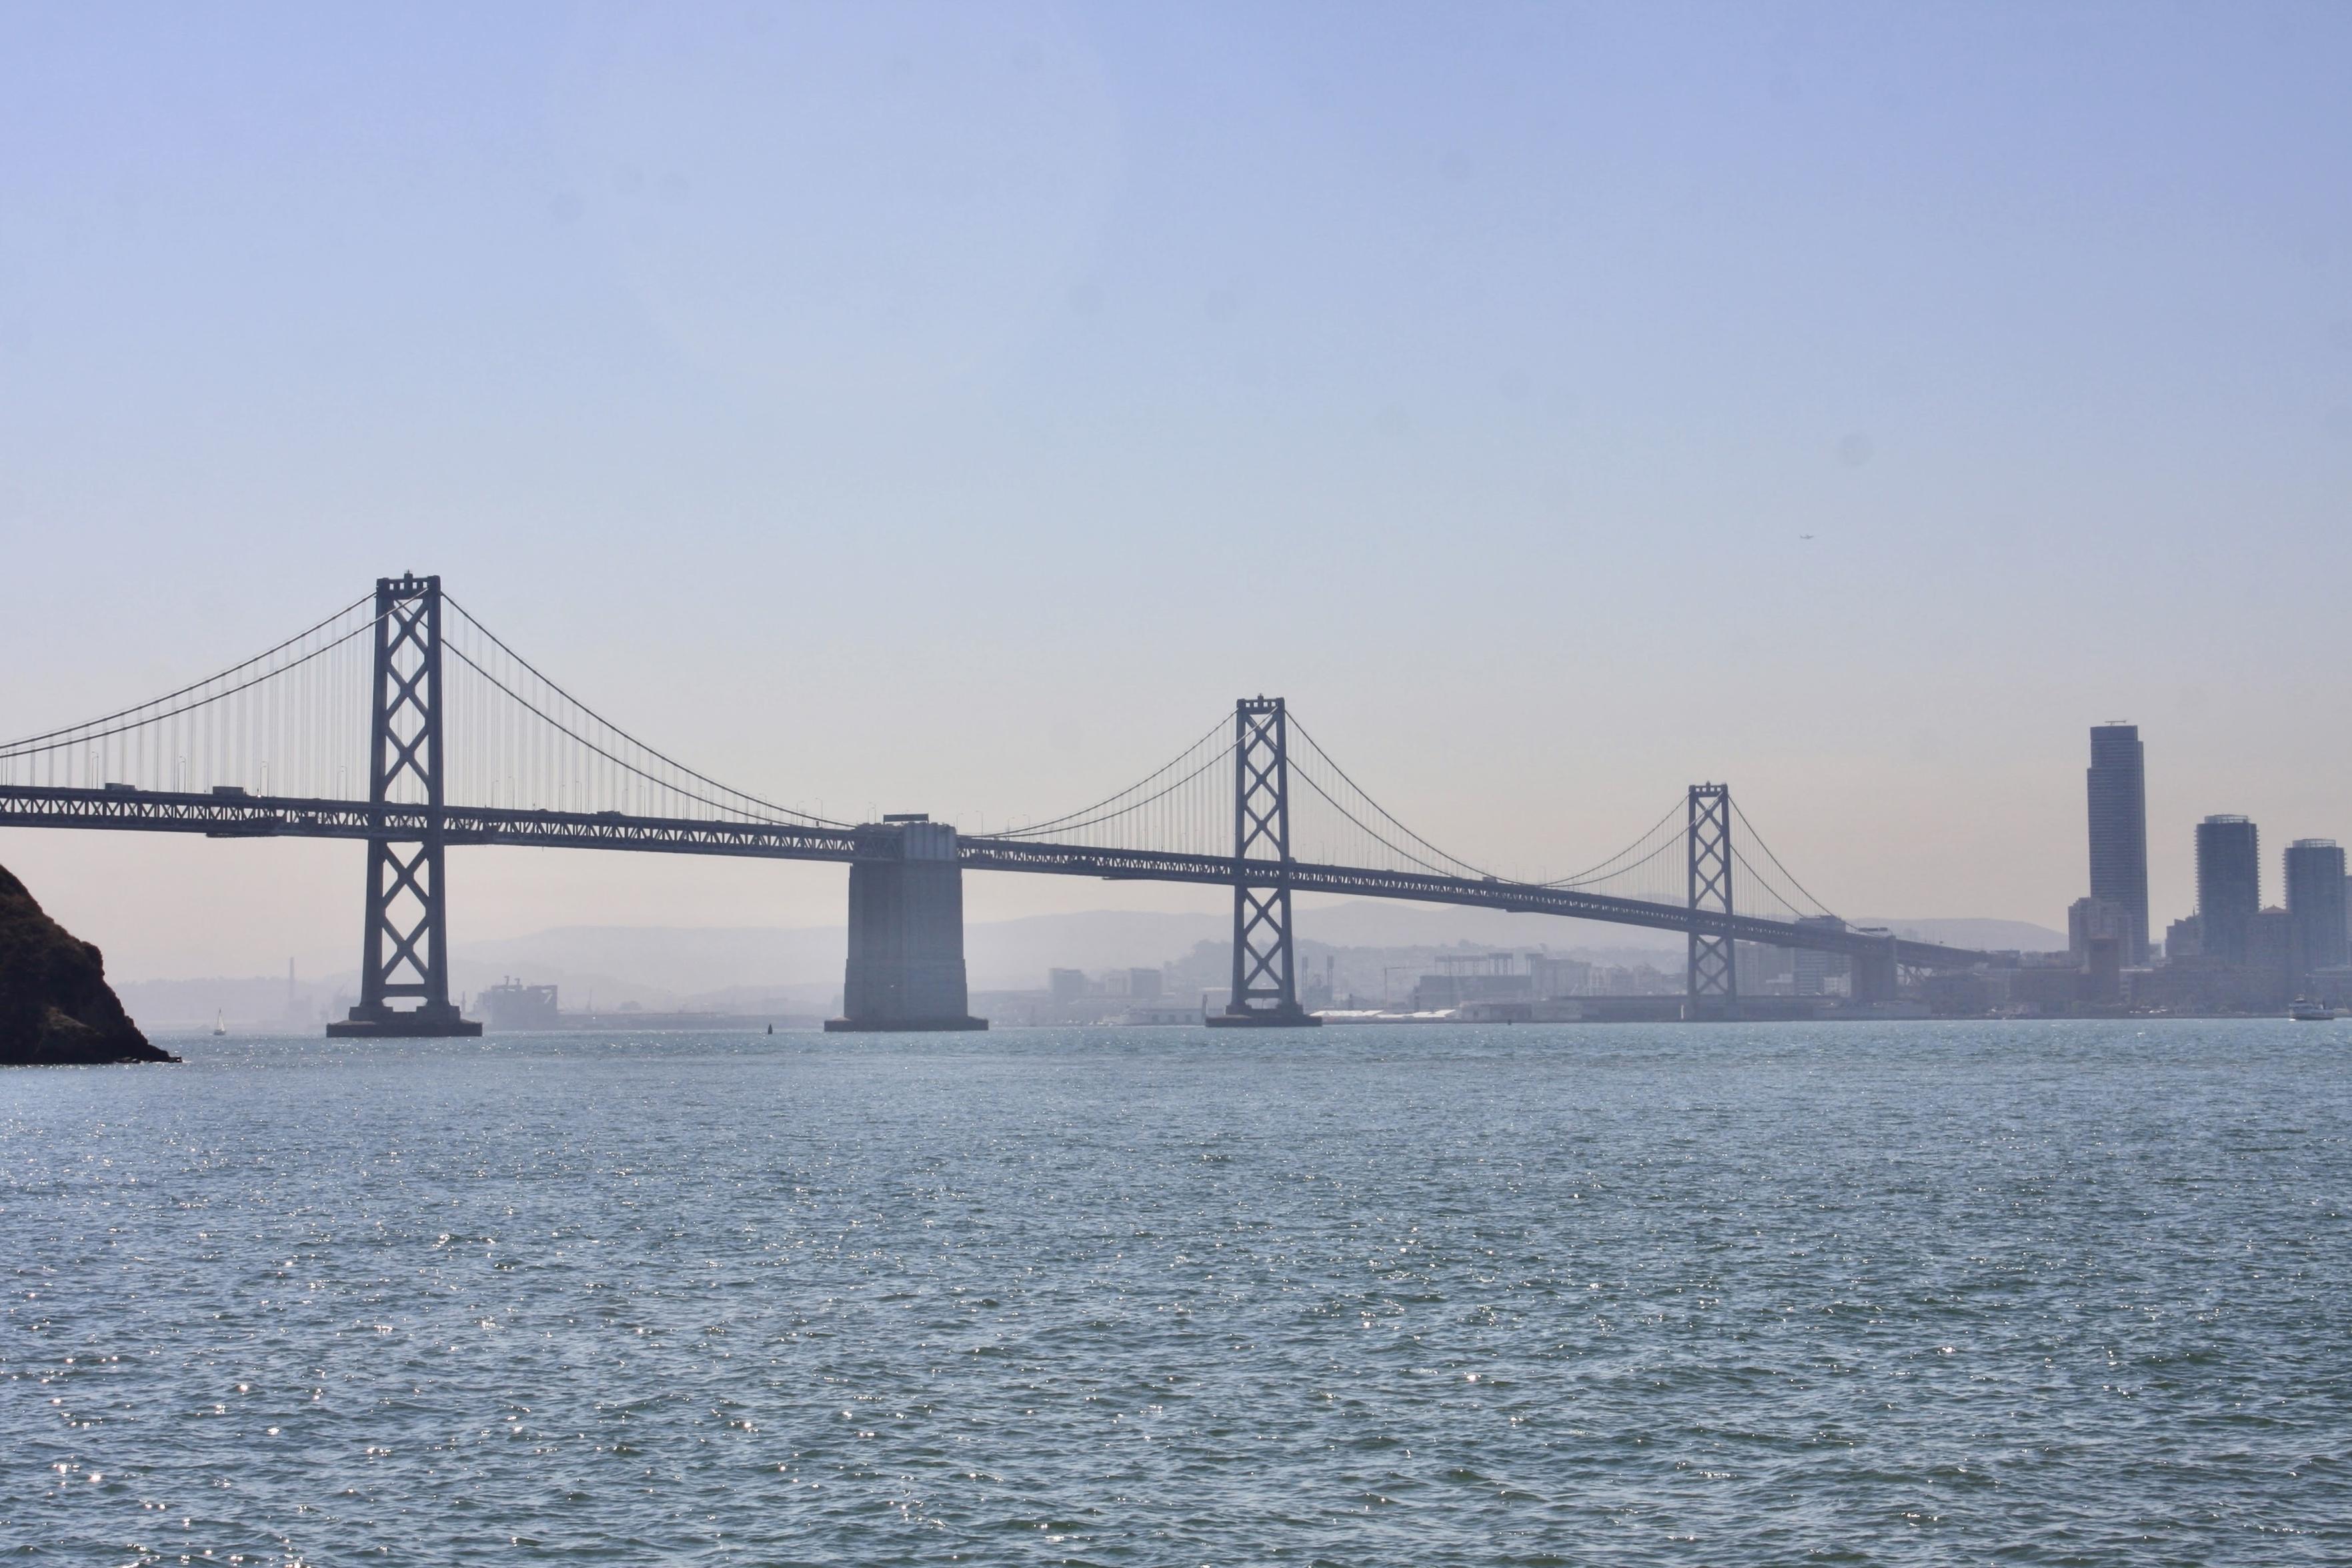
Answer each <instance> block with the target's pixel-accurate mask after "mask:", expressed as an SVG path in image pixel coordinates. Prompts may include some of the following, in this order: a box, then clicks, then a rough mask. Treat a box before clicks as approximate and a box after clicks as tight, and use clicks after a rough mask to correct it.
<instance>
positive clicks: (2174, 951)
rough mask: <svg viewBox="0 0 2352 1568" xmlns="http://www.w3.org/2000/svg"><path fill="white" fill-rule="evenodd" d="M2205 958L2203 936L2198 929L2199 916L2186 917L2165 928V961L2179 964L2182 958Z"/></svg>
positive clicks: (2183, 916)
mask: <svg viewBox="0 0 2352 1568" xmlns="http://www.w3.org/2000/svg"><path fill="white" fill-rule="evenodd" d="M2203 956H2205V941H2204V937H2203V935H2202V934H2201V933H2200V932H2199V930H2198V929H2197V916H2195V915H2182V916H2181V917H2180V918H2179V919H2178V920H2176V921H2174V922H2173V923H2172V924H2171V925H2168V926H2166V927H2165V928H2164V961H2165V962H2166V963H2168V964H2170V963H2177V962H2178V961H2179V960H2180V959H2182V958H2201V957H2203Z"/></svg>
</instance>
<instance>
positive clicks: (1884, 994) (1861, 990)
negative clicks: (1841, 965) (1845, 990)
mask: <svg viewBox="0 0 2352 1568" xmlns="http://www.w3.org/2000/svg"><path fill="white" fill-rule="evenodd" d="M1895 978H1896V977H1895V938H1894V937H1892V936H1889V937H1887V938H1886V940H1885V944H1884V946H1872V947H1871V948H1870V950H1869V951H1867V952H1862V953H1856V954H1855V955H1854V956H1853V999H1854V1000H1855V1001H1856V1002H1860V1003H1863V1004H1864V1005H1868V1004H1871V1003H1874V1002H1891V1001H1893V1000H1894V999H1895Z"/></svg>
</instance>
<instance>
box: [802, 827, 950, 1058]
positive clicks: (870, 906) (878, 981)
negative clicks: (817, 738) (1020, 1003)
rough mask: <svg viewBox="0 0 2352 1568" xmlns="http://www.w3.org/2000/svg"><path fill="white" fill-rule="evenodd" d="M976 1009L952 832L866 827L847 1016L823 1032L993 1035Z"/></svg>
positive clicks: (853, 879)
mask: <svg viewBox="0 0 2352 1568" xmlns="http://www.w3.org/2000/svg"><path fill="white" fill-rule="evenodd" d="M970 1007H971V993H970V992H969V991H968V990H967V989H966V988H965V985H964V967H963V867H962V865H961V863H960V862H958V861H957V859H956V831H955V829H953V828H951V827H950V826H949V825H948V824H947V823H945V822H934V821H929V820H928V819H925V818H922V817H886V818H884V819H883V820H882V821H879V822H869V823H866V824H864V825H862V826H861V827H859V828H858V830H857V858H856V860H854V861H852V862H850V864H849V966H848V968H847V971H846V972H845V976H844V979H843V985H842V1013H843V1015H844V1016H842V1017H840V1018H837V1019H826V1020H825V1026H824V1027H825V1030H826V1032H827V1033H830V1034H849V1033H864V1032H882V1031H895V1030H971V1029H986V1028H987V1027H988V1020H987V1019H976V1018H973V1017H972V1016H971V1012H970V1011H969V1009H970Z"/></svg>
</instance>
